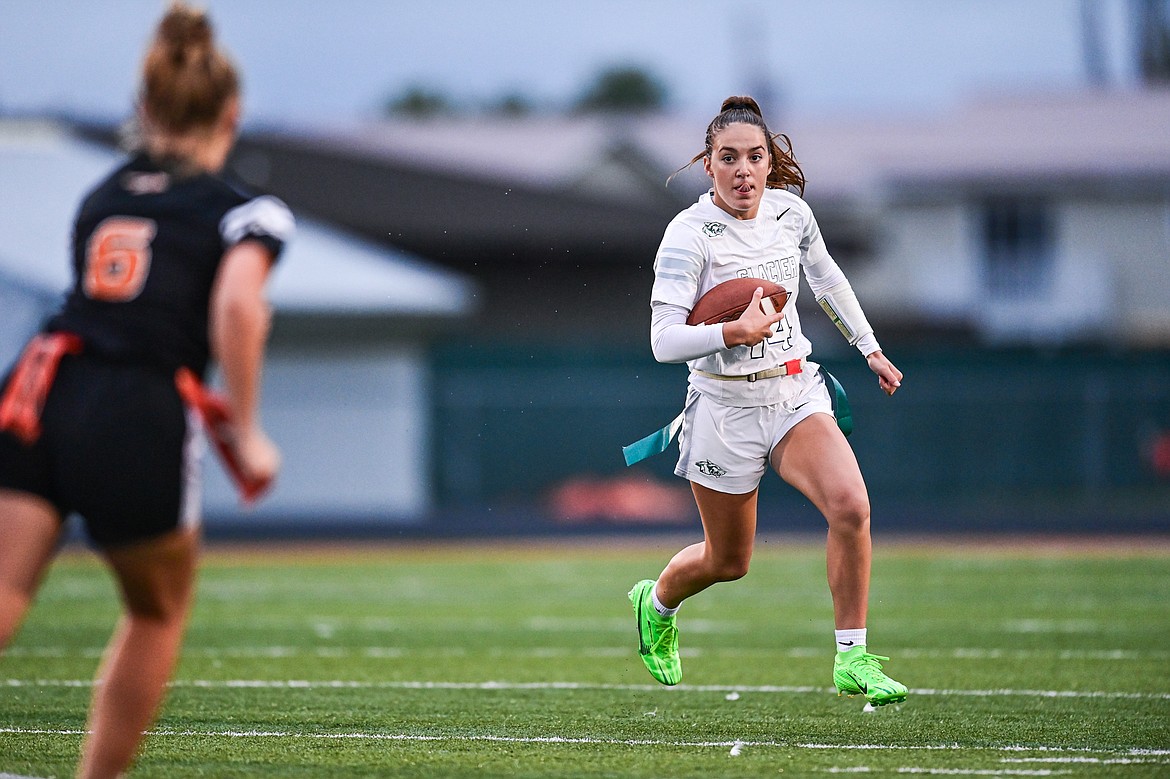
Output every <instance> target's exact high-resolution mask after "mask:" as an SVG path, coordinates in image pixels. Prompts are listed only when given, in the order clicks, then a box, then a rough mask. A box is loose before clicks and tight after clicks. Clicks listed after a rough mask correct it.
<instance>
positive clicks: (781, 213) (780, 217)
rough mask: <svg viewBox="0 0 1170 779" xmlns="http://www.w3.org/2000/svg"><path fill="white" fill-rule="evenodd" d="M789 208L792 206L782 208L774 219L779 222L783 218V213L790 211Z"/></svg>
mask: <svg viewBox="0 0 1170 779" xmlns="http://www.w3.org/2000/svg"><path fill="white" fill-rule="evenodd" d="M791 210H792V206H789V207H788V208H786V209H784V210H783V211H781V212H780V216H778V217H776V221H777V222H779V221H780V220H781V219H783V218H784V215H785V214H787V213H788V212H789V211H791Z"/></svg>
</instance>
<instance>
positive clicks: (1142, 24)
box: [1134, 0, 1170, 84]
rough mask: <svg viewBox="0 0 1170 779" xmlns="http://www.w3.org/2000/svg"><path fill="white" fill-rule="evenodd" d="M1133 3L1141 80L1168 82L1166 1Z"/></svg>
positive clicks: (1169, 0) (1169, 4)
mask: <svg viewBox="0 0 1170 779" xmlns="http://www.w3.org/2000/svg"><path fill="white" fill-rule="evenodd" d="M1134 3H1135V6H1136V11H1137V13H1136V16H1137V28H1138V67H1139V69H1140V71H1141V76H1142V81H1143V82H1144V83H1146V84H1166V83H1170V0H1134Z"/></svg>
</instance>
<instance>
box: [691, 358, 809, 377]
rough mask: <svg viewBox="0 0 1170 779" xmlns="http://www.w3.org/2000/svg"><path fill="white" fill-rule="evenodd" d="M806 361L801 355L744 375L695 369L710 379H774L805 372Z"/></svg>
mask: <svg viewBox="0 0 1170 779" xmlns="http://www.w3.org/2000/svg"><path fill="white" fill-rule="evenodd" d="M804 362H805V359H804V358H803V357H801V358H800V359H799V360H789V361H788V362H786V363H784V364H783V365H778V366H776V367H775V368H769V369H768V370H766V371H757V372H756V373H748V374H746V375H743V376H727V375H724V374H722V373H711V372H710V371H701V370H699V369H698V368H695V369H693V370H694V371H695V373H697V374H699V375H700V376H706V377H707V378H709V379H719V380H720V381H759V380H760V379H774V378H776V377H777V376H795V375H796V374H798V373H804Z"/></svg>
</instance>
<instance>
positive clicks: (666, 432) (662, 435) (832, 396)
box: [622, 360, 853, 466]
mask: <svg viewBox="0 0 1170 779" xmlns="http://www.w3.org/2000/svg"><path fill="white" fill-rule="evenodd" d="M791 362H794V363H798V365H797V367H798V368H799V370H797V371H794V372H795V373H799V372H800V371H801V370H803V369H804V360H792V361H791ZM789 364H790V363H785V364H784V365H782V366H780V369H784V370H787V368H788V366H789ZM697 372H698V373H703V371H697ZM765 373H767V374H770V375H775V376H786V375H788V374H786V373H775V374H773V373H772V372H771V371H761V372H760V373H758V374H752V375H754V376H756V377H757V378H769V377H768V376H763V375H762V374H765ZM817 373H819V374H821V376H822V377H823V378H824V380H825V387H826V389H828V390H829V400H830V402H831V403H832V406H833V417H834V418H835V419H836V420H837V427H838V428H840V430H841V432H842V433H843V434H844V435H849V434H850V433H852V432H853V410H852V409H851V408H850V406H849V398H848V397H846V395H845V388H844V387H842V386H841V382H839V381H837V379H836V377H835V376H833V374H831V373H829V372H828V371H827V370H825V368H824V366H821V367H820V368H818V369H817ZM708 375H712V374H708ZM713 375H714V376H715V378H728V379H732V380H734V379H741V380H747V377H746V376H726V377H724V376H719V375H718V374H713ZM682 422H683V415H682V414H681V413H680V414H679V415H678V416H677V417H675V418H674V419H672V420H671V421H670V422H669V423H668V424H667V425H666V426H665V427H662V428H661V429H659V430H655V431H654V432H653V433H651V434H650V435H648V436H646V437H645V438H641V439H639V440H637V441H635V442H634V443H632V444H627V445H626V446H623V447H622V455H623V456H624V457H625V458H626V465H627V466H630V465H633V464H634V463H637V462H641V461H642V460H645V459H646V458H647V457H653V456H654V455H656V454H661V453H662V452H665V451H666V449H667V447H669V446H670V442H671V441H673V440H674V437H675V436H676V435H678V431H679V429H680V428H681V427H682Z"/></svg>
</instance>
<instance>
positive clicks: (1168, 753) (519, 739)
mask: <svg viewBox="0 0 1170 779" xmlns="http://www.w3.org/2000/svg"><path fill="white" fill-rule="evenodd" d="M87 733H88V731H86V730H82V729H79V728H61V729H55V728H4V727H0V734H9V735H35V736H84V735H87ZM147 735H148V736H157V737H163V738H172V737H178V738H192V737H199V738H240V739H248V738H260V739H263V738H289V739H305V740H310V739H313V740H323V741H402V742H436V741H454V742H484V743H501V744H582V745H598V746H634V747H641V746H665V747H683V748H686V747H695V748H719V749H728V748H733V747H735V746H739V747H740V748H741V749H743V748H744V747H772V748H780V749H808V750H841V749H844V750H850V751H854V752H872V751H881V752H898V751H905V752H964V751H970V752H1014V753H1019V752H1037V753H1045V754H1048V753H1060V754H1068V755H1072V756H1079V755H1088V756H1093V755H1105V756H1108V757H1110V758H1124V757H1127V756H1141V757H1170V750H1149V749H1144V750H1143V749H1136V750H1130V749H1094V748H1068V747H1054V746H1045V745H1039V746H1021V745H1016V744H1006V745H1003V746H978V747H970V746H964V745H962V744H925V745H918V746H915V745H900V744H819V743H808V742H799V741H744V740H742V739H736V740H732V741H670V740H666V739H636V738H630V739H626V738H596V737H589V736H580V737H574V736H494V735H490V734H486V733H485V734H464V735H455V734H437V735H426V734H419V733H361V732H357V733H354V732H350V733H301V732H297V731H289V730H172V729H169V728H163V729H159V730H151V731H147ZM1153 762H1155V763H1157V764H1159V765H1160V764H1163V763H1166V764H1170V761H1153Z"/></svg>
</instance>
